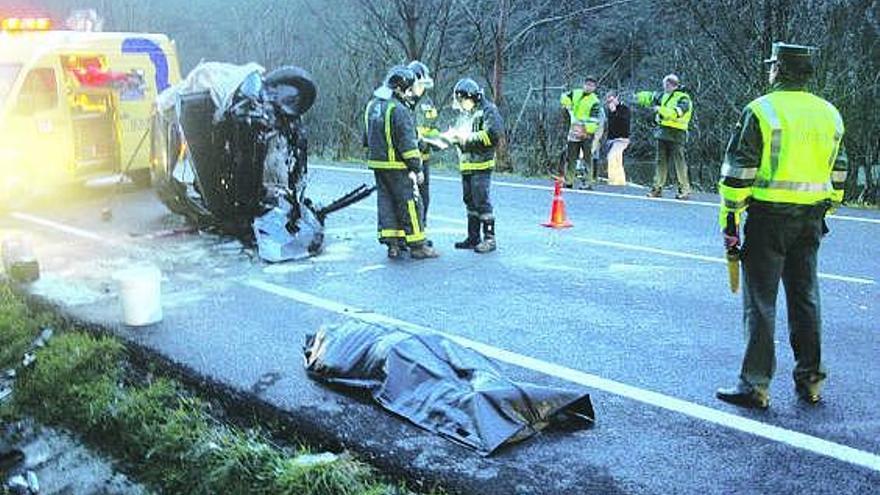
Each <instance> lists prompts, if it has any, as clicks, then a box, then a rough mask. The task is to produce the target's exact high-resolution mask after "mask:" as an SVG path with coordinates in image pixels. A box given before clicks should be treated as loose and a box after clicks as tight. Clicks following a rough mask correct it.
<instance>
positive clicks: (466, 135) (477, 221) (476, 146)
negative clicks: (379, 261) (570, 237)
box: [443, 79, 504, 253]
mask: <svg viewBox="0 0 880 495" xmlns="http://www.w3.org/2000/svg"><path fill="white" fill-rule="evenodd" d="M454 95H455V104H456V106H458V108H459V109H460V110H461V116H460V118H459V121H458V124H457V125H456V127H454V128H453V129H450V130H448V131H446V132H445V133H443V137H444V138H445V139H446V140H447V141H449V142H451V143H453V144H455V145H456V146H457V148H458V151H459V170H460V171H461V185H462V194H463V199H464V204H465V206H466V207H467V216H468V236H467V238H466V239H465V240H463V241H461V242H456V243H455V248H456V249H473V250H474V251H476V252H478V253H488V252H490V251H494V250H495V248H496V242H495V215H494V213H493V210H492V203H491V201H490V200H489V189H490V187H491V184H492V170H493V169H494V168H495V148H496V147H497V146H498V142H499V141H500V140H501V139H503V137H504V122H503V121H502V119H501V113H500V112H499V111H498V107H496V106H495V104H494V103H492V102H491V101H489V99H488V98H487V97H486V96H485V95H484V94H483V90H482V88H480V86H479V85H478V84H477V83H476V82H475V81H474V80H473V79H462V80H460V81H458V83H456V85H455V89H454ZM481 226H482V228H483V237H482V239H481V238H480V227H481Z"/></svg>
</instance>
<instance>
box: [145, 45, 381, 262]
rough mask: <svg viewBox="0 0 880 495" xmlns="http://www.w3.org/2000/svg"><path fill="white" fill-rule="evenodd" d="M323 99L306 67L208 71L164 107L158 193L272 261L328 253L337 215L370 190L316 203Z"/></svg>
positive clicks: (157, 143) (157, 151) (166, 98)
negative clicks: (314, 166)
mask: <svg viewBox="0 0 880 495" xmlns="http://www.w3.org/2000/svg"><path fill="white" fill-rule="evenodd" d="M316 97H317V88H316V86H315V83H314V81H313V80H312V77H311V76H310V75H309V74H308V72H306V71H305V70H303V69H301V68H299V67H293V66H288V67H281V68H278V69H275V70H273V71H272V72H269V73H268V74H266V73H265V72H264V69H263V68H262V67H260V66H259V65H257V64H247V65H233V64H226V63H217V62H209V63H202V64H200V65H199V66H197V67H196V68H195V69H193V70H192V72H190V74H189V75H188V76H187V77H186V78H185V79H184V80H183V81H181V82H180V83H179V84H177V85H175V86H173V87H171V88H169V89H168V90H166V91H165V92H163V93H162V94H160V95H159V97H158V99H157V103H156V106H157V112H156V117H155V121H154V123H153V137H152V141H151V150H152V157H153V164H154V177H155V185H156V191H157V193H158V195H159V198H160V199H161V200H162V202H163V203H164V204H165V205H166V206H167V207H168V208H169V209H170V210H171V211H173V212H175V213H178V214H180V215H183V216H184V217H186V218H187V219H188V220H189V221H190V222H191V223H193V224H195V225H196V226H198V227H199V228H201V229H205V230H213V231H216V232H219V233H222V234H227V235H232V236H235V237H237V238H239V239H240V240H242V241H243V242H244V243H246V244H251V245H256V247H257V248H258V252H259V254H260V256H261V257H262V258H263V259H265V260H267V261H270V262H276V261H285V260H290V259H296V258H301V257H307V256H311V255H315V254H318V253H319V252H320V251H321V249H322V245H323V241H324V221H325V219H326V217H327V215H329V214H330V213H332V212H333V211H336V210H339V209H341V208H343V207H345V206H347V205H349V204H352V203H354V202H357V201H360V200H361V199H364V198H366V197H367V196H369V195H370V194H371V193H372V188H368V187H367V186H366V185H362V186H361V187H359V188H357V189H355V190H353V191H351V192H350V193H349V194H346V195H345V196H343V197H341V198H339V199H337V200H336V201H333V202H331V203H330V204H328V205H319V204H317V203H316V202H314V201H312V199H310V198H309V197H308V196H307V195H306V190H305V189H306V175H307V173H308V154H307V152H308V145H307V140H306V129H305V125H304V124H303V121H302V116H303V115H304V114H305V113H306V112H307V111H308V110H309V109H310V108H311V106H312V104H313V103H314V102H315V98H316Z"/></svg>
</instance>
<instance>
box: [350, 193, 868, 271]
mask: <svg viewBox="0 0 880 495" xmlns="http://www.w3.org/2000/svg"><path fill="white" fill-rule="evenodd" d="M349 208H353V209H355V210H361V211H371V212H375V211H376V207H375V206H366V205H352V206H350V207H349ZM429 218H430V219H431V220H433V221H437V222H445V223H451V224H455V225H466V224H467V222H466V221H464V220H461V219H459V218H450V217H444V216H442V215H430V216H429ZM429 230H430V229H429ZM571 239H572V240H573V241H576V242H581V243H584V244H592V245H595V246H602V247H613V248H618V249H626V250H629V251H639V252H642V253H651V254H660V255H663V256H671V257H674V258H684V259H689V260H697V261H705V262H708V263H727V260H726V259H724V258H714V257H712V256H703V255H700V254H691V253H683V252H681V251H670V250H668V249H659V248H652V247H648V246H637V245H634V244H623V243H620V242H613V241H601V240H598V239H587V238H585V237H572V238H571ZM818 275H819V278H822V279H826V280H836V281H838V282H849V283H852V284H861V285H874V284H876V283H877V282H876V281H875V280H873V279H870V278H862V277H848V276H846V275H834V274H831V273H822V272H819V274H818Z"/></svg>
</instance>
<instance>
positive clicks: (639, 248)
mask: <svg viewBox="0 0 880 495" xmlns="http://www.w3.org/2000/svg"><path fill="white" fill-rule="evenodd" d="M571 239H572V240H573V241H576V242H582V243H584V244H593V245H596V246H604V247H613V248H618V249H627V250H630V251H639V252H642V253H651V254H660V255H663V256H672V257H675V258H684V259H691V260H698V261H707V262H710V263H727V260H726V259H724V258H713V257H711V256H703V255H699V254H690V253H682V252H680V251H670V250H667V249H658V248H652V247H647V246H636V245H633V244H623V243H620V242H612V241H600V240H598V239H587V238H584V237H572V238H571ZM819 278H824V279H828V280H837V281H839V282H850V283H853V284H862V285H874V284H875V283H876V281H875V280H873V279H870V278H861V277H847V276H845V275H833V274H830V273H821V272H820V273H819Z"/></svg>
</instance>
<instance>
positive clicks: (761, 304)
mask: <svg viewBox="0 0 880 495" xmlns="http://www.w3.org/2000/svg"><path fill="white" fill-rule="evenodd" d="M826 209H827V206H825V205H822V206H814V207H804V208H802V209H797V211H796V212H794V213H791V212H785V213H779V212H774V211H769V210H768V209H766V208H761V207H760V206H759V205H756V204H753V205H752V206H750V207H749V211H748V217H747V219H746V223H745V227H744V230H745V242H744V244H743V254H742V264H743V280H744V284H743V306H744V309H745V312H744V319H745V326H746V329H747V331H748V345H747V347H746V354H745V357H744V359H743V366H742V371H741V374H740V378H741V379H742V380H743V382H745V383H747V384H749V385H750V386H752V387H754V388H763V389H766V388H767V387H768V386H769V384H770V379H771V378H772V376H773V373H774V371H775V369H776V356H775V352H774V349H775V346H774V339H773V334H774V327H775V319H776V295H777V293H778V290H779V280H780V279H782V284H783V286H784V287H785V297H786V307H787V309H788V327H789V340H790V342H791V347H792V350H793V351H794V358H795V362H796V364H795V369H794V380H795V383H803V384H810V383H817V382H821V381H822V380H823V379H824V378H825V376H826V372H825V370H824V368H823V367H822V365H821V355H820V354H821V351H820V348H821V347H820V337H821V321H820V308H819V284H818V280H817V272H816V270H817V254H818V251H819V242H820V239H821V237H822V235H823V227H824V221H823V218H824V215H825V210H826Z"/></svg>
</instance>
